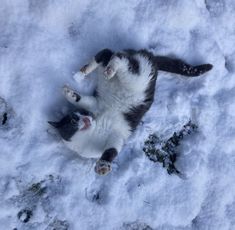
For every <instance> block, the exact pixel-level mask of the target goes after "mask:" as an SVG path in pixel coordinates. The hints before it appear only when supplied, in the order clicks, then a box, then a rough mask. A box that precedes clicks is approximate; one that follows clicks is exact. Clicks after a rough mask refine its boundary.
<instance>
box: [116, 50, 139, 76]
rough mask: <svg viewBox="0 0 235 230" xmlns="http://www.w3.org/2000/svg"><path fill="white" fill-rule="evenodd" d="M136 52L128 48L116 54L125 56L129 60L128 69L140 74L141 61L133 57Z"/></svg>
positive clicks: (120, 56)
mask: <svg viewBox="0 0 235 230" xmlns="http://www.w3.org/2000/svg"><path fill="white" fill-rule="evenodd" d="M134 54H136V52H135V51H134V50H132V52H131V51H130V50H128V51H127V50H126V51H125V52H124V53H117V54H115V56H117V57H118V58H120V59H122V58H125V59H127V60H128V69H129V71H130V72H131V73H133V74H139V62H138V61H137V60H136V59H135V58H134V57H133V55H134Z"/></svg>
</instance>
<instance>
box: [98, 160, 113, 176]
mask: <svg viewBox="0 0 235 230" xmlns="http://www.w3.org/2000/svg"><path fill="white" fill-rule="evenodd" d="M110 171H111V163H110V162H109V161H105V160H98V161H97V162H96V165H95V172H96V173H97V174H99V175H107V174H108V173H109V172H110Z"/></svg>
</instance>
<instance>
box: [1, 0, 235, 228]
mask: <svg viewBox="0 0 235 230" xmlns="http://www.w3.org/2000/svg"><path fill="white" fill-rule="evenodd" d="M234 14H235V2H234V1H233V0H217V1H213V0H205V1H204V0H191V1H188V0H174V1H173V0H157V1H154V0H150V1H141V0H135V1H134V0H130V1H125V0H119V1H111V0H106V1H95V0H93V1H91V0H58V1H55V0H40V1H38V0H2V1H1V4H0V34H1V37H0V77H1V83H0V97H1V98H4V100H5V101H6V103H7V105H6V104H5V103H4V102H3V101H2V99H0V106H1V109H0V112H1V113H0V115H1V114H2V113H4V111H7V113H8V120H7V125H2V126H1V127H0V146H1V150H0V165H1V170H0V226H1V227H0V229H14V228H17V229H18V230H19V229H22V230H25V229H36V230H37V229H67V228H69V229H76V230H77V229H78V230H79V229H87V230H93V229H97V230H99V229H101V230H106V229H107V230H110V229H138V228H139V229H147V226H150V227H151V228H152V229H162V230H171V229H174V230H175V229H180V230H183V229H184V230H185V229H187V230H189V229H192V230H194V229H213V230H214V229H216V230H217V229H218V230H232V229H234V227H235V184H234V175H235V167H234V166H235V147H234V146H235V142H234V139H235V125H234V119H235V101H234V98H235V80H234V77H235V74H234V70H235V62H234V58H235V46H234V41H235V30H234V28H235V19H234ZM106 47H108V48H111V49H114V50H120V49H123V48H135V49H140V48H147V49H149V50H151V51H152V52H153V53H155V54H159V55H174V56H176V57H179V58H182V59H184V60H187V62H189V63H192V64H201V63H212V64H213V65H214V68H213V70H212V71H211V72H209V73H207V74H206V75H205V76H201V77H198V78H195V79H186V78H184V77H180V76H175V75H173V74H169V73H163V72H161V73H159V77H158V80H157V91H156V94H155V101H154V104H153V106H152V108H151V110H150V111H149V112H148V114H147V115H146V116H145V118H144V122H143V124H141V125H140V126H139V128H138V130H137V132H136V133H135V134H134V135H133V136H132V137H131V138H130V140H129V142H128V143H127V145H126V146H125V147H124V149H123V150H122V152H121V153H120V154H119V156H118V157H117V159H116V160H115V163H114V167H113V171H112V172H111V173H110V174H109V175H107V176H105V177H102V176H99V175H96V174H95V173H94V164H95V161H94V160H91V159H88V160H87V159H82V158H80V157H78V156H77V155H76V154H75V153H74V152H72V151H70V150H68V149H67V148H66V147H65V146H64V145H63V143H62V142H61V140H60V139H59V137H58V136H57V135H56V134H55V133H54V132H53V130H52V129H51V128H50V127H49V126H48V124H47V121H48V120H54V119H57V118H59V117H61V115H62V114H64V113H66V111H67V110H68V107H69V105H68V103H67V102H66V101H65V99H64V98H63V96H62V93H61V89H62V87H63V85H64V84H69V85H71V86H72V87H74V88H77V89H80V90H81V91H82V92H86V93H89V92H90V90H91V89H92V87H93V85H94V81H95V75H92V76H89V77H88V78H87V79H82V80H81V83H80V85H77V84H76V83H75V81H74V80H73V78H72V76H73V74H74V73H75V72H76V71H77V70H78V69H79V67H81V66H82V65H83V64H85V63H86V62H87V61H89V60H90V58H91V57H92V56H93V55H94V54H95V53H96V52H97V51H99V50H101V49H102V48H106ZM189 119H193V120H194V121H195V122H196V123H197V125H198V126H199V134H198V135H197V136H196V137H192V138H191V137H189V138H187V139H186V140H185V141H184V142H183V144H182V146H181V156H180V158H179V159H178V161H177V165H178V167H179V168H180V169H181V170H182V171H183V172H184V173H185V175H186V176H187V177H186V179H182V178H180V177H178V176H176V175H168V174H167V172H166V170H165V169H164V168H163V167H162V166H161V165H160V164H156V163H153V162H151V161H149V159H147V157H146V156H145V155H144V153H143V151H142V147H143V143H144V140H145V139H146V138H147V136H148V135H149V134H150V133H152V132H156V133H157V134H158V135H159V136H161V137H162V138H168V137H169V136H170V135H171V134H172V133H173V132H174V131H177V130H179V129H180V128H181V127H182V125H184V124H185V123H186V122H187V121H188V120H189ZM37 183H39V188H37V187H36V188H37V189H34V190H32V185H33V184H37ZM40 186H46V190H41V189H40ZM30 188H31V189H30ZM25 209H31V210H32V212H33V215H32V217H31V218H30V219H29V221H28V222H27V223H24V222H22V221H21V220H20V219H18V217H17V215H18V214H19V212H20V211H22V210H25ZM68 226H69V227H68Z"/></svg>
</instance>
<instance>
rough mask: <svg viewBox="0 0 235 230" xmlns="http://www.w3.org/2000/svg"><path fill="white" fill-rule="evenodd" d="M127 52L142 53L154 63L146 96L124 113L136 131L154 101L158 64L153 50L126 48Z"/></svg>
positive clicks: (132, 53)
mask: <svg viewBox="0 0 235 230" xmlns="http://www.w3.org/2000/svg"><path fill="white" fill-rule="evenodd" d="M126 52H127V53H128V54H130V55H134V54H140V55H142V56H144V57H145V58H146V59H148V60H149V63H150V65H152V66H151V67H152V71H151V74H150V76H149V78H151V80H150V81H149V85H148V87H147V89H146V90H145V98H144V100H143V102H142V103H141V104H139V105H137V106H133V107H132V108H130V110H129V111H128V112H126V113H124V117H125V119H126V120H127V121H128V123H129V125H130V127H131V131H135V129H136V127H137V126H138V124H139V123H140V121H141V119H142V118H143V116H144V114H145V113H146V112H147V111H148V110H149V108H150V106H151V105H152V103H153V99H154V92H155V84H156V79H157V65H156V62H155V57H154V55H153V54H152V53H151V52H148V51H146V50H140V51H135V50H126Z"/></svg>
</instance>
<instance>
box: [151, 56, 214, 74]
mask: <svg viewBox="0 0 235 230" xmlns="http://www.w3.org/2000/svg"><path fill="white" fill-rule="evenodd" d="M155 59H156V62H157V66H158V70H162V71H166V72H170V73H176V74H180V75H184V76H187V77H197V76H199V75H202V74H204V73H206V72H208V71H210V70H211V69H212V68H213V65H211V64H203V65H197V66H192V65H189V64H187V63H185V62H183V61H182V60H180V59H173V58H169V57H164V56H156V57H155Z"/></svg>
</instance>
